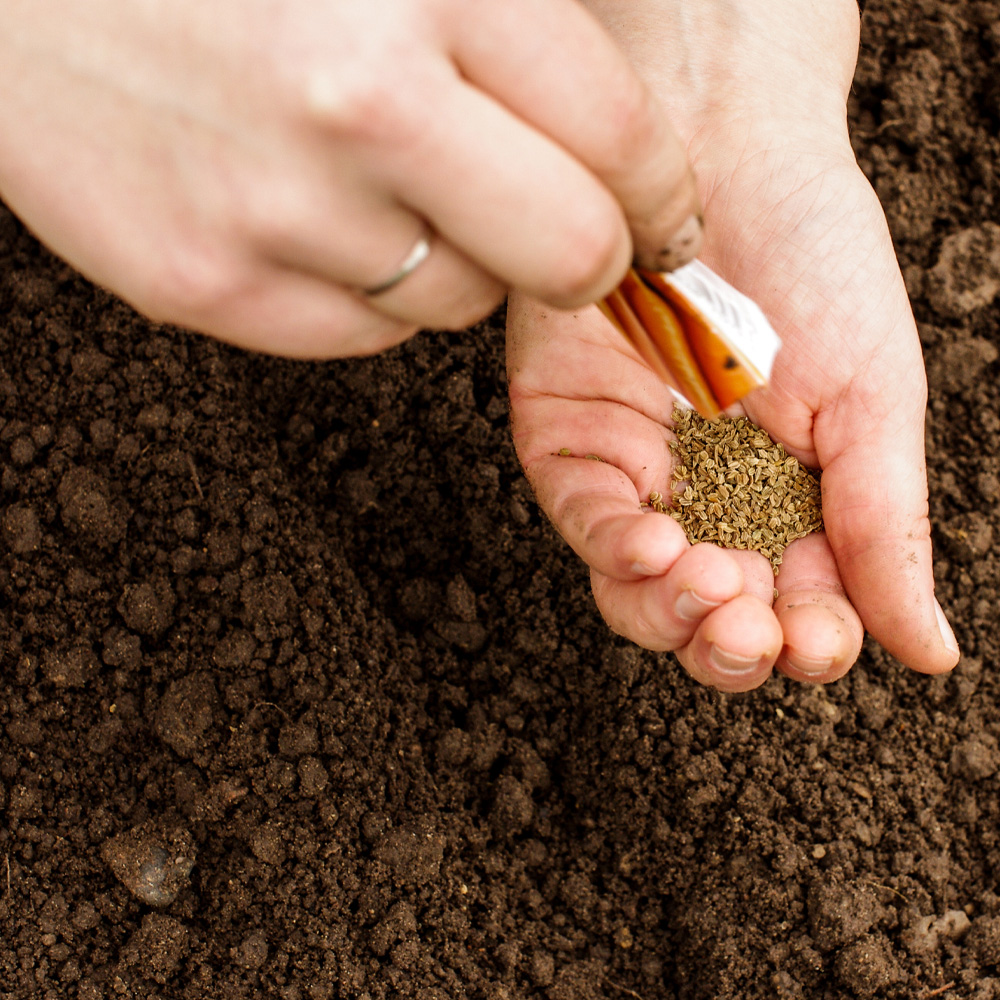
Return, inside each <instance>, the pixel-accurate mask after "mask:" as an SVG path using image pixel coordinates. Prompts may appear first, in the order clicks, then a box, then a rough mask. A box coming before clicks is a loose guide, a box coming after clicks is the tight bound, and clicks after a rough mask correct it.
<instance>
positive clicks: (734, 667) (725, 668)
mask: <svg viewBox="0 0 1000 1000" xmlns="http://www.w3.org/2000/svg"><path fill="white" fill-rule="evenodd" d="M708 658H709V659H710V660H711V661H712V665H713V666H714V667H715V668H716V669H717V670H721V671H722V673H724V674H748V673H750V671H752V670H756V669H757V667H758V666H759V665H760V657H759V656H739V655H738V654H736V653H730V652H729V650H727V649H719V647H718V646H715V645H713V646H712V647H711V648H710V649H709V652H708Z"/></svg>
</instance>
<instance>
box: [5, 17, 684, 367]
mask: <svg viewBox="0 0 1000 1000" xmlns="http://www.w3.org/2000/svg"><path fill="white" fill-rule="evenodd" d="M0 92H2V93H3V94H4V99H3V102H2V103H0V194H2V197H3V198H4V200H5V201H6V202H7V203H8V204H9V205H10V207H11V208H12V209H13V210H14V211H15V212H17V213H18V214H19V215H20V216H21V217H22V218H23V220H24V221H25V222H26V224H27V225H29V226H30V227H31V228H32V229H33V230H34V231H35V232H36V233H37V235H38V236H39V237H40V238H41V239H42V240H44V241H45V242H46V243H47V244H48V245H49V246H50V247H51V248H52V249H53V250H54V251H55V252H57V253H59V254H61V255H62V256H64V257H65V258H66V259H67V260H68V261H70V262H71V263H72V264H74V265H75V266H76V267H78V268H79V269H80V270H81V271H83V272H84V273H85V274H86V275H88V276H89V277H90V278H92V279H93V280H95V281H97V282H100V283H102V284H104V285H107V286H108V287H109V288H111V289H112V290H113V291H115V292H117V293H118V294H120V295H122V296H123V297H125V298H126V299H128V300H129V301H130V302H131V303H132V304H133V305H135V306H136V307H137V308H139V309H140V310H142V311H143V312H145V313H147V314H148V315H150V316H152V317H153V318H155V319H158V320H162V321H169V322H174V323H179V324H182V325H185V326H189V327H193V328H196V329H199V330H202V331H205V332H208V333H211V334H214V335H216V336H219V337H222V338H224V339H227V340H230V341H233V342H234V343H237V344H241V345H244V346H247V347H251V348H257V349H261V350H265V351H269V352H274V353H280V354H288V355H304V356H314V357H315V356H337V355H344V354H356V353H368V352H372V351H376V350H378V349H380V348H382V347H386V346H389V345H390V344H393V343H395V342H397V341H399V340H402V339H404V338H405V337H407V336H409V335H410V334H411V333H413V332H414V331H415V330H416V329H417V327H418V326H420V325H426V326H436V327H456V328H460V327H463V326H466V325H468V324H469V323H470V322H472V321H473V320H476V319H479V318H480V317H482V316H483V315H485V314H487V313H488V312H489V311H491V310H492V309H493V307H494V306H495V305H496V304H497V303H498V302H499V301H500V299H501V297H502V296H503V294H504V292H505V290H506V289H507V287H519V288H522V289H524V290H525V291H526V292H528V293H530V294H531V295H534V296H538V297H540V298H542V299H544V300H546V301H549V302H552V303H554V304H557V305H563V306H570V305H574V304H579V303H582V302H587V301H594V300H595V299H596V298H598V297H600V296H601V295H602V294H604V293H605V292H607V291H608V290H610V289H611V288H613V287H614V285H615V284H616V283H617V282H618V280H620V278H621V276H622V275H623V273H624V271H625V269H626V267H627V266H628V264H629V262H630V261H631V259H632V255H633V237H634V241H635V249H636V252H637V253H638V255H639V256H640V257H641V258H642V259H643V260H645V261H649V262H653V261H654V260H657V259H658V260H660V261H665V262H666V263H668V264H670V263H674V264H676V263H677V262H679V261H680V260H682V259H683V260H686V259H690V258H691V257H692V256H694V253H695V252H696V251H697V248H698V242H699V239H700V223H699V222H698V221H697V220H698V211H699V205H698V202H697V194H696V190H695V185H694V180H693V175H692V174H691V171H690V169H689V167H688V165H687V161H686V158H685V155H684V151H683V148H682V146H681V145H680V143H679V140H678V139H677V137H676V135H675V134H674V133H673V131H672V130H671V129H670V127H669V125H668V123H667V119H666V117H665V115H664V114H663V112H662V110H661V108H660V106H659V105H658V104H657V102H656V101H655V100H654V99H653V98H652V97H651V95H650V93H649V91H648V90H647V88H646V87H645V85H644V84H643V82H642V81H641V80H640V78H639V77H638V76H637V75H636V73H635V72H634V71H633V70H632V68H631V66H630V64H629V63H628V62H627V61H626V60H625V58H624V57H623V55H622V53H621V52H620V50H619V49H618V48H617V46H616V45H615V44H614V43H613V42H612V41H611V40H610V39H609V37H608V36H607V35H606V33H605V32H604V31H603V30H602V29H601V28H600V27H599V25H598V24H597V22H596V21H595V20H594V18H593V17H592V16H591V15H589V14H588V13H587V12H586V11H585V10H584V9H582V8H581V7H580V5H579V4H578V3H576V2H575V0H547V2H546V3H541V4H540V3H533V2H531V0H514V2H512V3H502V4H497V3H493V4H468V3H463V2H462V0H366V2H364V3H355V2H351V0H289V2H286V3H277V4H275V3H270V2H266V0H249V2H236V0H221V2H215V3H209V4H206V3H200V2H196V0H179V2H170V3H167V2H165V0H150V2H148V3H143V4H135V3H130V2H127V0H97V2H95V3H88V4H86V5H85V6H83V7H77V6H69V7H67V6H66V5H65V4H58V3H56V2H55V0H11V2H8V3H7V4H5V5H4V27H3V32H2V33H0ZM511 220H515V222H514V224H512V223H511ZM425 221H426V224H427V225H428V226H429V229H430V231H431V233H432V234H433V235H432V237H431V240H430V253H429V256H428V257H427V259H426V261H425V262H424V263H422V264H421V265H420V266H419V268H418V269H417V270H416V271H414V273H413V274H412V275H411V276H410V277H408V278H407V279H406V280H405V281H402V282H400V283H399V284H398V285H396V286H395V287H393V288H391V289H389V290H387V291H385V292H383V293H382V294H378V295H365V294H362V293H361V292H360V291H359V290H363V289H372V288H374V287H377V286H378V285H379V284H381V283H383V282H385V281H386V280H387V279H388V278H390V277H391V276H392V275H393V274H394V273H395V272H396V271H397V269H398V267H399V264H400V262H402V261H403V260H404V259H405V258H406V257H407V255H408V253H409V251H410V250H411V248H412V247H414V245H415V243H416V241H417V240H418V237H419V236H420V235H421V234H422V233H423V232H424V225H425ZM630 230H631V233H630ZM664 248H666V249H664Z"/></svg>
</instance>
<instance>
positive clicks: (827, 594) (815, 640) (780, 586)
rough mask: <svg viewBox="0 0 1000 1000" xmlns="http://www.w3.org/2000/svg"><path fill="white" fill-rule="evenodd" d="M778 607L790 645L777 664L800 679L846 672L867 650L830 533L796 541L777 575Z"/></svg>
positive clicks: (822, 679)
mask: <svg viewBox="0 0 1000 1000" xmlns="http://www.w3.org/2000/svg"><path fill="white" fill-rule="evenodd" d="M775 587H776V589H777V591H778V596H777V597H776V598H775V601H774V611H775V614H776V615H777V616H778V621H779V622H780V624H781V631H782V633H783V635H784V645H783V648H782V651H781V656H780V657H779V659H778V663H777V667H778V669H779V670H780V671H781V672H782V673H783V674H787V675H788V676H789V677H792V678H794V679H795V680H800V681H816V682H819V683H823V684H826V683H829V682H830V681H835V680H837V679H838V678H839V677H843V675H844V674H846V673H847V671H848V670H850V668H851V667H852V666H853V664H854V662H855V661H856V660H857V658H858V655H859V653H860V652H861V644H862V642H863V641H864V636H865V633H864V627H863V626H862V624H861V620H860V618H858V614H857V612H856V611H855V610H854V607H853V606H852V605H851V602H850V601H849V600H848V599H847V595H846V593H845V591H844V587H843V584H842V582H841V579H840V573H839V571H838V569H837V562H836V560H835V559H834V557H833V552H832V551H831V550H830V545H829V542H828V541H827V538H826V535H825V534H824V533H822V532H817V533H815V534H812V535H808V536H806V537H805V538H800V539H798V540H796V541H795V542H793V543H792V544H791V545H790V546H789V547H788V548H787V549H786V550H785V556H784V560H783V561H782V564H781V569H780V572H779V573H778V575H777V577H775Z"/></svg>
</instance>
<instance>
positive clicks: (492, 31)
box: [454, 0, 701, 297]
mask: <svg viewBox="0 0 1000 1000" xmlns="http://www.w3.org/2000/svg"><path fill="white" fill-rule="evenodd" d="M491 13H492V16H491V18H490V24H489V26H488V30H483V25H482V18H481V11H480V10H479V9H478V8H469V9H468V14H467V15H466V16H464V17H459V18H457V19H456V23H455V29H454V30H455V35H454V51H455V57H456V60H457V62H458V64H459V66H460V68H461V69H462V72H463V73H464V74H465V76H466V77H468V78H469V79H470V80H472V81H473V83H475V84H476V85H477V86H479V87H481V88H483V89H484V90H486V91H487V92H488V93H490V94H492V95H495V96H496V98H497V100H498V101H500V102H501V103H502V104H504V105H505V106H506V107H507V108H509V109H510V110H511V111H512V112H513V113H514V114H515V115H517V116H518V117H519V118H521V119H523V120H525V121H527V122H529V123H531V124H532V125H533V126H534V127H535V128H536V129H537V130H538V131H540V132H541V133H544V134H546V135H548V136H551V137H552V138H553V139H554V140H555V142H556V143H558V144H559V145H561V146H562V147H564V148H565V149H566V150H568V151H569V152H570V153H571V154H572V155H573V156H574V157H575V158H577V159H579V160H580V161H581V162H582V163H583V164H585V165H586V166H587V167H588V168H589V169H590V170H591V171H592V172H593V173H594V175H595V176H596V177H598V178H599V179H600V180H601V181H602V182H603V184H604V185H606V187H607V188H608V190H610V191H611V192H612V194H613V195H614V197H615V199H616V201H617V202H618V203H619V204H620V205H621V206H622V208H623V210H624V213H625V218H626V220H627V222H628V225H629V228H630V229H631V232H632V236H633V239H634V241H635V256H636V258H637V260H638V261H639V262H640V263H641V264H643V265H644V266H646V267H650V268H652V269H654V270H670V269H672V268H674V267H678V266H680V265H681V264H683V263H687V262H688V261H689V260H691V259H693V258H694V257H695V256H696V254H697V252H698V250H699V248H700V243H701V222H700V218H701V207H700V203H699V200H698V195H697V190H696V186H695V180H694V175H693V173H692V171H691V168H690V166H689V164H688V159H687V155H686V152H685V150H684V147H683V146H682V144H681V142H680V140H679V139H678V137H677V135H676V133H675V132H674V130H673V129H672V128H671V126H670V124H669V123H668V121H667V119H666V117H665V115H664V112H663V111H662V109H661V107H660V105H659V104H658V103H657V101H656V100H655V98H654V97H653V96H652V94H651V93H650V91H649V90H648V89H647V88H646V86H645V85H644V84H643V83H642V81H641V80H640V78H639V77H638V75H637V74H636V73H635V71H634V70H633V68H632V67H631V65H630V64H629V62H628V61H627V60H626V59H625V57H624V54H623V53H622V51H621V50H620V49H619V48H618V47H617V45H615V43H614V42H613V41H612V40H611V38H610V37H609V36H608V34H607V33H606V32H605V31H604V29H603V28H601V27H600V25H599V24H598V22H597V21H596V20H595V19H594V18H593V17H592V16H591V15H590V14H589V13H588V12H587V11H586V10H584V8H583V7H582V6H581V5H580V4H578V3H576V2H575V0H556V2H552V3H545V4H538V3H535V2H533V0H513V2H511V3H504V4H496V5H493V7H492V9H491ZM535 176H537V175H535ZM526 287H527V286H526ZM543 297H544V296H543Z"/></svg>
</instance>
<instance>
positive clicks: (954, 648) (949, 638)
mask: <svg viewBox="0 0 1000 1000" xmlns="http://www.w3.org/2000/svg"><path fill="white" fill-rule="evenodd" d="M934 613H935V614H936V615H937V622H938V629H939V630H940V632H941V641H942V642H943V643H944V648H945V649H947V650H948V652H949V653H951V654H952V655H953V656H958V655H959V650H958V640H957V639H956V638H955V633H954V632H952V630H951V626H950V625H949V624H948V619H947V618H945V616H944V611H943V609H942V608H941V605H940V604H938V602H937V598H936V597H935V598H934Z"/></svg>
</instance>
